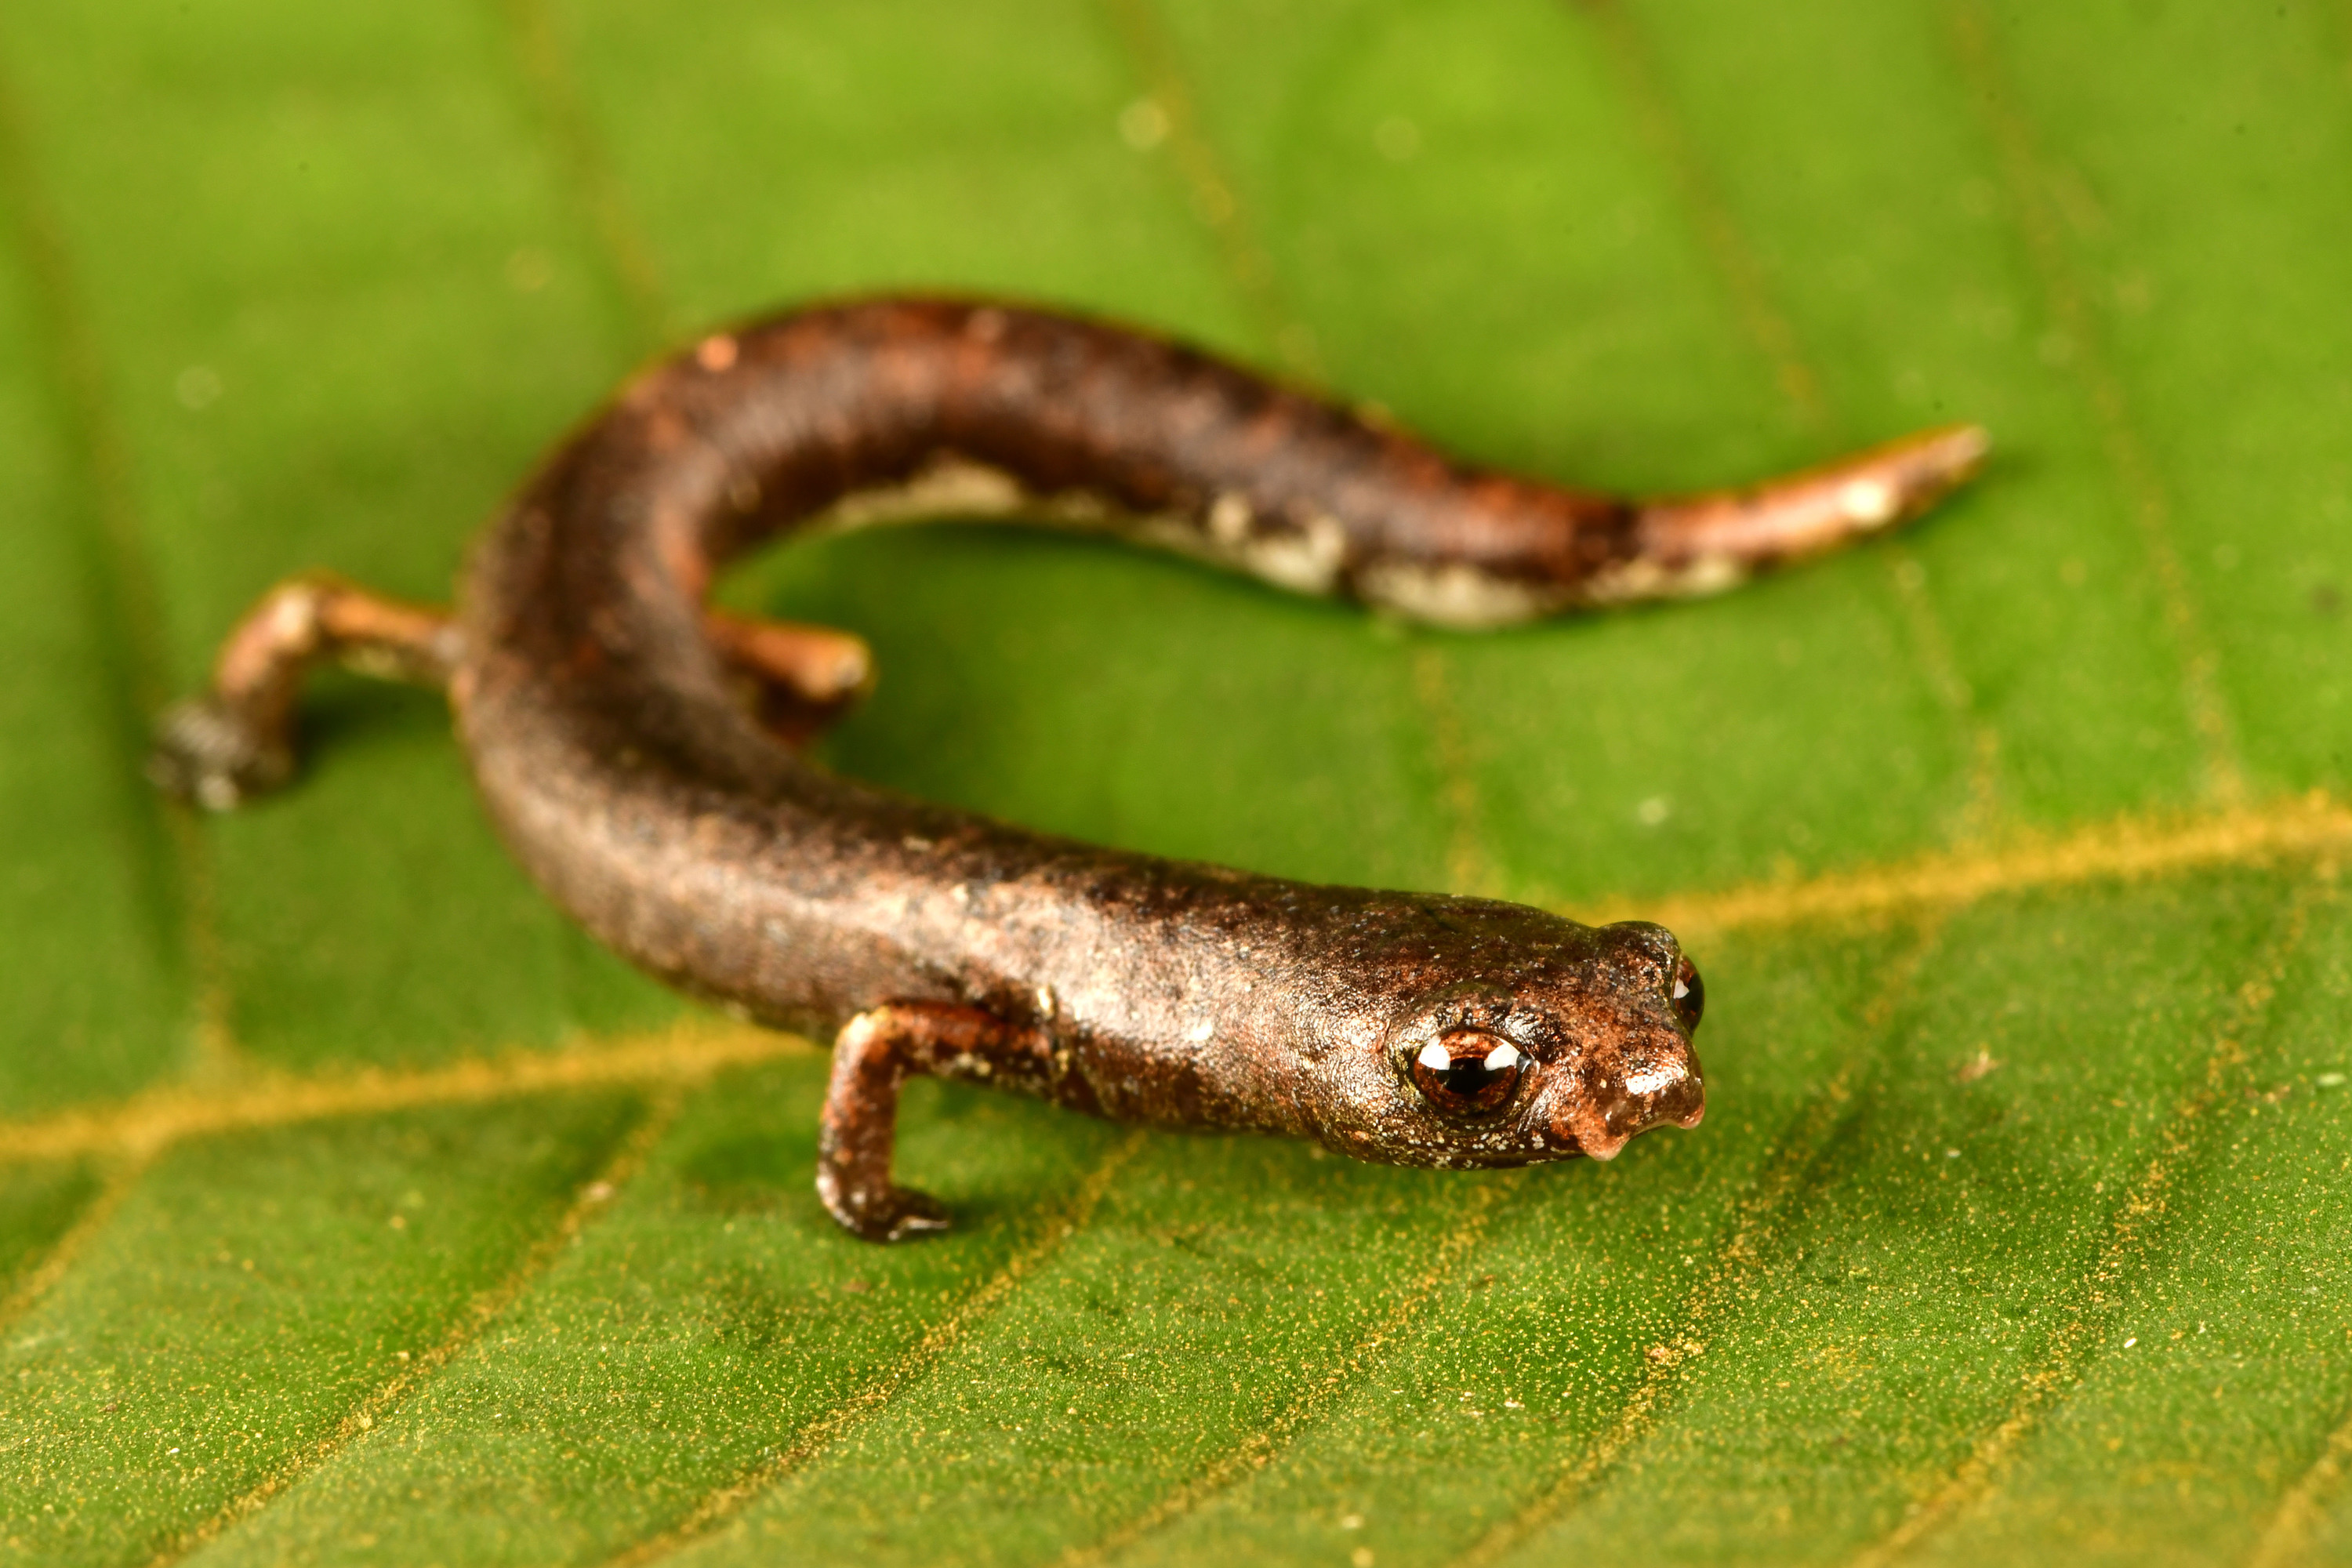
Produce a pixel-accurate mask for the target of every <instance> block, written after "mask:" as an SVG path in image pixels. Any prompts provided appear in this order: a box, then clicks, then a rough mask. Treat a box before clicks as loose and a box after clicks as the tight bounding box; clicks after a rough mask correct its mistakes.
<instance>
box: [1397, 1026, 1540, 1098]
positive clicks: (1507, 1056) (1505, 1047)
mask: <svg viewBox="0 0 2352 1568" xmlns="http://www.w3.org/2000/svg"><path fill="white" fill-rule="evenodd" d="M1526 1067H1527V1058H1526V1057H1524V1056H1522V1055H1521V1054H1520V1052H1519V1047H1517V1046H1515V1045H1513V1044H1511V1042H1510V1041H1508V1040H1507V1039H1504V1038H1502V1037H1500V1036H1498V1035H1490V1034H1488V1033H1486V1030H1484V1029H1448V1030H1447V1031H1446V1032H1445V1033H1444V1035H1441V1036H1440V1037H1437V1038H1436V1039H1433V1040H1432V1041H1430V1042H1429V1044H1427V1045H1425V1046H1423V1047H1421V1051H1420V1054H1419V1055H1417V1056H1415V1057H1414V1058H1412V1083H1413V1087H1414V1088H1415V1089H1419V1090H1421V1092H1422V1097H1423V1099H1425V1100H1428V1101H1429V1103H1430V1104H1432V1105H1433V1106H1435V1107H1436V1108H1437V1109H1438V1110H1442V1111H1444V1112H1445V1113H1446V1114H1447V1115H1449V1116H1486V1115H1488V1114H1491V1113H1492V1112H1494V1111H1496V1110H1501V1109H1502V1108H1503V1107H1504V1106H1506V1105H1508V1104H1509V1103H1510V1102H1511V1097H1512V1095H1513V1094H1515V1093H1517V1090H1518V1087H1519V1079H1520V1077H1521V1075H1522V1074H1523V1073H1524V1072H1525V1071H1526Z"/></svg>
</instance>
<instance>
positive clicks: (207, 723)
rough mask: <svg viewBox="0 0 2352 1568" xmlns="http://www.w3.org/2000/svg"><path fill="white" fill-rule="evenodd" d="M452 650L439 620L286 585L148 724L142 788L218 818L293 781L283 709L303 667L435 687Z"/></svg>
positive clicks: (346, 587) (453, 639)
mask: <svg viewBox="0 0 2352 1568" xmlns="http://www.w3.org/2000/svg"><path fill="white" fill-rule="evenodd" d="M460 646H461V639H460V637H459V635H458V631H457V622H456V621H455V620H454V619H453V618H452V617H451V616H449V614H448V613H447V612H446V611H445V610H436V609H431V608H428V607H426V606H425V605H410V604H404V603H402V602H401V601H399V600H397V599H387V598H383V597H381V596H380V595H374V594H371V593H368V592H367V591H366V590H364V589H362V588H355V587H353V586H352V584H349V583H345V582H343V581H341V579H339V578H335V577H330V576H326V575H322V574H314V575H310V576H303V577H292V578H289V579H288V580H287V581H285V582H283V583H280V584H278V586H276V587H275V588H272V589H270V590H269V592H268V593H267V594H265V595H262V598H261V602H260V603H259V604H257V605H254V607H253V608H252V609H251V610H248V611H247V612H246V616H245V618H244V619H243V620H240V621H239V622H237V624H236V629H235V630H233V631H231V632H230V633H229V635H228V640H227V641H226V642H224V643H223V644H222V645H221V650H220V656H219V658H217V659H215V661H214V664H213V685H212V689H211V690H210V691H207V692H206V693H205V695H203V696H202V697H196V698H191V699H190V700H187V701H184V702H180V703H175V704H173V706H172V707H171V708H169V709H167V710H165V711H164V713H163V718H162V719H161V720H160V721H157V723H156V726H155V742H154V748H153V750H152V751H151V752H149V753H148V759H147V776H148V777H149V778H151V779H152V780H154V782H155V783H156V784H158V785H159V786H161V787H162V788H163V790H165V791H166V792H168V793H169V794H172V795H177V796H179V797H180V798H181V799H183V800H188V801H193V802H194V803H195V804H196V805H201V806H204V807H205V808H207V809H208V810H212V811H227V810H229V809H231V808H232V807H234V806H236V805H241V804H242V803H243V802H244V801H245V800H247V798H248V797H250V796H253V795H265V794H267V793H268V792H269V791H271V790H274V789H276V788H278V786H279V785H280V784H284V783H285V782H286V781H287V780H288V779H289V778H291V777H293V776H294V704H295V699H296V698H297V697H298V696H299V695H300V692H301V687H302V677H303V676H304V675H305V674H306V673H308V672H309V670H310V667H311V666H312V665H315V664H323V663H337V664H342V665H346V666H348V667H350V668H353V669H356V670H358V671H360V672H361V673H362V674H365V675H375V676H381V677H383V678H385V679H393V680H408V681H414V682H415V683H417V684H418V685H422V686H432V687H446V686H447V685H448V683H449V677H450V674H451V672H452V671H454V670H455V669H456V668H457V659H458V656H459V651H460Z"/></svg>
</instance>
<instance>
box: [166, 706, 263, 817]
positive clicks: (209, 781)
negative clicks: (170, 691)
mask: <svg viewBox="0 0 2352 1568" xmlns="http://www.w3.org/2000/svg"><path fill="white" fill-rule="evenodd" d="M278 729H279V730H280V731H282V730H283V726H278ZM293 776H294V748H293V746H292V745H291V744H290V743H289V741H288V739H287V737H286V736H285V735H284V734H283V733H282V732H281V733H274V734H273V733H270V732H269V731H268V730H267V729H266V728H264V727H263V726H259V725H257V724H255V723H254V722H253V721H252V718H251V716H250V715H249V714H247V713H246V712H244V711H242V710H239V709H237V708H236V707H234V706H232V705H231V704H229V703H226V702H224V701H222V700H220V699H219V698H217V697H212V696H206V697H192V698H189V699H188V700H186V701H184V702H174V703H173V704H172V706H171V707H169V708H167V709H165V710H163V716H162V717H161V718H159V719H157V720H156V721H155V732H154V739H153V742H152V745H151V746H150V748H149V750H148V752H147V777H148V779H149V780H150V781H151V782H152V783H153V784H154V785H155V786H156V787H157V788H158V789H160V790H162V791H163V793H164V794H166V795H172V796H173V797H174V798H176V799H180V800H184V801H187V802H189V803H191V804H192V805H200V806H203V807H204V808H205V810H206V811H234V810H235V809H236V807H238V806H240V805H244V804H245V803H246V802H247V800H250V799H251V798H253V797H254V796H255V795H268V793H269V792H270V791H272V790H274V789H277V788H278V787H279V786H281V785H283V784H285V783H286V781H287V780H289V779H290V778H292V777H293Z"/></svg>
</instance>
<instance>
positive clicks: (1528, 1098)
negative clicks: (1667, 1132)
mask: <svg viewBox="0 0 2352 1568" xmlns="http://www.w3.org/2000/svg"><path fill="white" fill-rule="evenodd" d="M1525 912H1526V913H1528V914H1530V915H1532V914H1533V913H1534V911H1532V910H1529V911H1525ZM1562 923H1563V924H1565V923H1566V922H1562ZM1569 929H1570V931H1573V932H1575V934H1576V937H1577V938H1578V939H1579V940H1575V941H1573V942H1563V943H1561V944H1559V946H1558V947H1557V948H1554V949H1553V950H1552V951H1551V952H1546V953H1544V954H1541V955H1540V956H1538V957H1536V958H1533V959H1530V960H1528V961H1527V962H1524V963H1519V964H1517V965H1515V966H1513V967H1512V971H1511V972H1510V973H1506V974H1501V975H1497V976H1496V977H1494V978H1491V979H1486V978H1482V979H1479V980H1475V981H1468V982H1459V983H1454V984H1447V985H1444V986H1441V987H1440V988H1439V989H1438V990H1437V991H1435V992H1434V993H1433V994H1423V995H1422V996H1421V997H1419V998H1417V999H1416V1000H1415V1001H1414V1002H1413V1003H1412V1004H1411V1005H1408V1006H1407V1007H1405V1008H1404V1009H1403V1010H1402V1013H1401V1014H1400V1015H1399V1016H1398V1019H1397V1022H1396V1023H1395V1025H1394V1026H1393V1027H1392V1028H1391V1030H1390V1033H1389V1037H1388V1039H1387V1040H1386V1042H1385V1044H1384V1046H1383V1047H1382V1051H1383V1056H1384V1058H1385V1059H1384V1061H1383V1063H1382V1067H1383V1068H1384V1069H1385V1071H1384V1073H1383V1074H1382V1075H1381V1076H1382V1077H1383V1078H1384V1079H1386V1081H1385V1082H1384V1083H1382V1084H1381V1085H1380V1086H1379V1088H1378V1089H1373V1090H1372V1099H1373V1100H1374V1103H1373V1104H1370V1105H1364V1106H1360V1107H1359V1108H1358V1109H1359V1110H1361V1111H1369V1112H1370V1115H1369V1116H1367V1117H1365V1119H1364V1121H1363V1122H1362V1123H1360V1124H1359V1125H1357V1126H1355V1127H1352V1128H1349V1130H1347V1131H1345V1132H1344V1133H1343V1135H1342V1137H1341V1138H1340V1139H1337V1140H1334V1142H1335V1143H1336V1144H1337V1145H1338V1146H1339V1147H1342V1148H1345V1149H1347V1151H1348V1152H1350V1153H1353V1154H1356V1155H1358V1156H1360V1157H1365V1158H1370V1159H1375V1160H1387V1161H1393V1162H1396V1163H1402V1164H1414V1165H1454V1166H1479V1165H1526V1164H1534V1163H1538V1162H1541V1161H1546V1160H1560V1159H1569V1158H1572V1157H1574V1156H1576V1155H1579V1154H1589V1155H1591V1156H1592V1157H1593V1158H1595V1159H1600V1160H1607V1159H1611V1158H1613V1157H1614V1156H1615V1155H1616V1153H1617V1151H1618V1150H1620V1149H1622V1148H1623V1147H1624V1146H1625V1143H1626V1141H1627V1140H1629V1139H1631V1138H1632V1137H1633V1135H1634V1134H1635V1133H1637V1132H1641V1131H1644V1130H1646V1129H1648V1128H1651V1127H1655V1126H1657V1125H1659V1124H1660V1123H1662V1122H1668V1121H1671V1122H1673V1123H1675V1125H1677V1126H1680V1127H1696V1125H1698V1121H1699V1117H1700V1115H1701V1114H1702V1113H1703V1112H1704V1110H1706V1086H1705V1083H1704V1081H1703V1080H1702V1079H1701V1077H1700V1073H1699V1065H1698V1057H1697V1055H1696V1052H1695V1051H1694V1050H1693V1049H1692V1046H1691V1036H1692V1034H1693V1032H1694V1031H1696V1029H1697V1027H1698V1022H1699V1016H1700V1014H1701V1012H1702V1011H1703V1010H1704V1008H1705V1005H1706V987H1705V985H1704V984H1702V983H1701V981H1700V980H1699V975H1698V970H1697V968H1696V966H1695V965H1693V964H1692V963H1691V961H1690V960H1689V958H1688V957H1686V956H1685V954H1684V952H1683V951H1682V947H1681V945H1680V944H1679V943H1678V942H1675V939H1674V937H1673V936H1672V935H1671V934H1670V933H1668V932H1667V931H1664V929H1662V928H1661V927H1658V926H1654V925H1650V924H1647V923H1646V922H1640V921H1628V922H1626V923H1624V924H1621V925H1612V926H1606V927H1602V928H1601V929H1600V930H1597V931H1594V930H1590V929H1588V928H1584V927H1570V928H1569Z"/></svg>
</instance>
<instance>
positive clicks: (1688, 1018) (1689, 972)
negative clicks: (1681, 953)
mask: <svg viewBox="0 0 2352 1568" xmlns="http://www.w3.org/2000/svg"><path fill="white" fill-rule="evenodd" d="M1704 1013H1706V981H1704V980H1701V979H1700V978H1699V977H1698V965H1696V964H1695V963H1692V962H1691V961H1690V959H1689V958H1688V957H1687V956H1685V958H1684V959H1683V961H1682V962H1681V963H1679V964H1677V965H1675V1017H1677V1018H1680V1019H1681V1020H1682V1021H1683V1027H1684V1028H1685V1029H1696V1028H1697V1027H1698V1021H1699V1017H1700V1016H1701V1015H1703V1014H1704Z"/></svg>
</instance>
